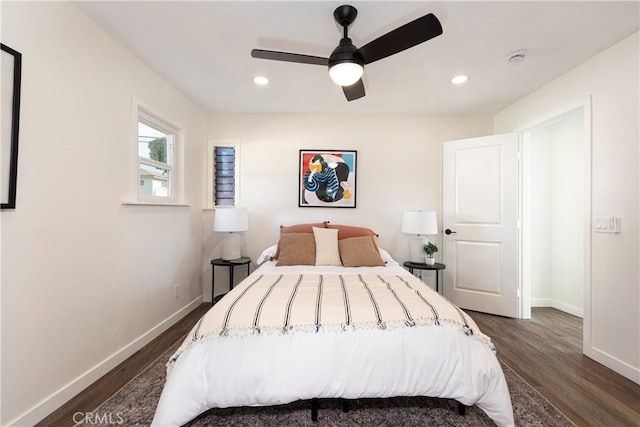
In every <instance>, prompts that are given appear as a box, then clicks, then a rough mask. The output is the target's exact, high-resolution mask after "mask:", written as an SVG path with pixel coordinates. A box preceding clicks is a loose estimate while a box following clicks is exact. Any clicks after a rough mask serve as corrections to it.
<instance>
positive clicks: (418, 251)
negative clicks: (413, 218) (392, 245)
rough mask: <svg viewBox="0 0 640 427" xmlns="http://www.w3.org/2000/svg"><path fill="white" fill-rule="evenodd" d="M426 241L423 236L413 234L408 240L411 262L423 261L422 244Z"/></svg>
mask: <svg viewBox="0 0 640 427" xmlns="http://www.w3.org/2000/svg"><path fill="white" fill-rule="evenodd" d="M426 243H427V238H426V237H424V236H420V235H418V236H413V237H412V238H411V239H410V240H409V259H410V261H411V262H420V263H424V249H423V247H424V245H425V244H426Z"/></svg>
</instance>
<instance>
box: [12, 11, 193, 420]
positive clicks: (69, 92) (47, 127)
mask: <svg viewBox="0 0 640 427" xmlns="http://www.w3.org/2000/svg"><path fill="white" fill-rule="evenodd" d="M1 28H2V42H3V43H6V44H7V45H9V46H11V47H12V48H14V49H16V50H18V51H19V52H21V53H22V54H23V78H22V106H21V117H20V119H21V120H20V125H21V127H20V147H19V148H20V155H19V167H18V191H17V208H16V209H15V210H14V211H2V214H1V219H2V221H1V226H2V228H1V232H2V236H1V239H2V258H1V259H2V268H1V270H2V272H1V280H2V283H1V289H2V318H1V322H2V371H1V372H2V377H1V380H2V384H1V387H2V390H1V391H2V416H1V419H0V424H1V425H9V424H11V423H15V424H17V425H33V424H34V423H35V422H37V421H38V420H39V419H40V418H42V417H44V416H46V415H47V414H49V413H50V412H52V411H53V410H55V409H56V408H57V407H58V406H59V405H61V404H62V403H64V401H66V400H67V399H68V398H70V397H72V396H73V395H74V394H75V393H77V392H79V391H81V390H82V389H83V388H84V387H86V386H87V385H88V384H90V383H91V382H93V381H95V380H96V379H98V378H99V377H100V376H101V375H102V374H104V373H105V372H107V371H108V370H109V369H111V368H113V367H114V366H115V364H117V363H118V362H120V361H121V360H123V359H124V358H126V357H128V356H129V355H131V354H132V353H133V352H135V351H136V350H137V349H138V348H140V347H141V346H142V345H143V344H145V343H146V342H148V341H149V340H150V339H151V338H153V337H154V336H155V335H157V334H159V332H161V331H162V329H164V328H166V327H167V325H168V324H170V323H171V322H172V321H174V320H175V319H176V318H177V317H179V315H180V314H179V313H180V311H181V310H183V309H185V308H186V307H188V306H189V304H190V303H192V302H193V301H195V302H196V303H197V300H198V298H199V297H200V295H201V288H200V278H199V275H198V273H197V272H198V269H199V268H198V267H199V265H200V256H201V242H200V241H201V238H200V236H201V234H202V229H201V224H202V211H201V200H202V199H201V192H202V187H201V185H202V184H201V183H202V180H201V177H202V173H203V171H202V169H201V168H200V156H201V155H202V153H201V150H200V148H201V147H202V145H203V143H204V142H203V141H204V132H203V131H204V114H203V113H202V112H201V111H200V110H199V109H198V108H196V107H195V106H194V105H193V104H192V103H191V102H190V101H188V100H187V99H186V98H185V97H184V96H183V95H181V94H180V93H179V92H177V91H176V90H175V89H173V88H172V87H171V86H169V85H168V84H167V83H166V82H165V81H164V80H163V79H162V78H160V77H159V76H158V75H157V74H156V73H155V72H153V71H151V70H150V69H149V68H148V67H147V66H146V65H144V64H143V63H142V62H141V61H139V60H138V59H136V58H135V57H134V56H133V54H132V53H131V52H129V51H128V50H126V49H124V48H123V47H122V46H121V45H120V44H118V43H117V42H115V41H114V40H113V39H112V38H111V37H110V36H108V35H107V34H106V33H105V32H103V31H102V30H101V29H100V28H99V27H97V26H96V25H95V24H94V23H93V22H92V21H91V20H89V19H88V18H87V17H86V16H85V15H84V14H82V13H81V12H80V11H79V10H78V9H77V8H76V7H75V6H74V5H73V4H71V3H61V2H44V3H35V2H2V27H1ZM132 96H136V97H139V98H140V99H141V100H144V101H145V102H146V104H147V105H148V106H149V107H151V108H156V109H157V111H158V112H159V113H161V114H163V115H165V116H166V117H168V118H171V119H172V120H173V121H175V122H177V123H179V124H181V125H182V126H184V129H185V161H186V163H187V164H189V165H190V166H189V168H187V174H186V177H185V178H186V180H185V188H186V190H187V191H186V194H185V198H186V201H187V202H190V203H192V204H193V206H191V207H155V206H154V207H149V206H124V205H122V204H121V202H122V200H124V199H125V197H126V194H127V186H128V182H127V180H128V176H129V172H130V164H131V156H130V152H129V148H130V144H131V143H132V141H131V137H130V135H131V130H132V125H133V124H132V123H131V102H132ZM175 283H180V284H181V286H182V295H181V297H180V298H179V299H174V297H173V285H174V284H175ZM176 313H178V314H177V315H176ZM174 315H175V316H174ZM69 422H71V421H69Z"/></svg>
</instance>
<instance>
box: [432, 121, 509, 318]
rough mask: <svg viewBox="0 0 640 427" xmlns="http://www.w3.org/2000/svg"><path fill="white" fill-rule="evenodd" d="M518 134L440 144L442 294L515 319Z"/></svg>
mask: <svg viewBox="0 0 640 427" xmlns="http://www.w3.org/2000/svg"><path fill="white" fill-rule="evenodd" d="M519 145H520V142H519V134H517V133H513V134H504V135H492V136H487V137H480V138H471V139H464V140H458V141H449V142H445V143H444V147H443V155H444V159H443V193H442V198H443V209H442V216H443V218H442V223H443V227H442V229H443V231H444V233H445V234H444V235H443V257H444V263H445V264H446V266H447V267H446V269H445V270H444V295H445V296H446V297H447V298H448V299H449V300H451V301H452V302H453V303H454V304H456V305H458V306H459V307H461V308H466V309H469V310H474V311H481V312H485V313H492V314H498V315H501V316H508V317H519V310H518V308H519V300H518V286H519V280H518V278H519V263H518V261H519V241H518V235H519V233H518V212H519V209H518V205H519V203H518V189H519V177H518V174H519V160H518V151H519Z"/></svg>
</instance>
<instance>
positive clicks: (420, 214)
mask: <svg viewBox="0 0 640 427" xmlns="http://www.w3.org/2000/svg"><path fill="white" fill-rule="evenodd" d="M402 232H403V233H407V234H414V235H415V236H414V237H413V238H411V240H410V242H409V258H410V260H411V261H412V262H422V263H423V262H424V251H423V249H422V247H423V246H424V245H425V243H426V242H427V239H426V238H425V237H423V236H425V235H434V234H438V222H437V218H436V212H435V211H406V212H404V213H403V214H402Z"/></svg>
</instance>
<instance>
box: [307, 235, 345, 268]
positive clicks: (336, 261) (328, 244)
mask: <svg viewBox="0 0 640 427" xmlns="http://www.w3.org/2000/svg"><path fill="white" fill-rule="evenodd" d="M313 236H314V237H315V239H316V265H342V262H341V261H340V250H339V249H338V230H329V229H327V228H318V227H313Z"/></svg>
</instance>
